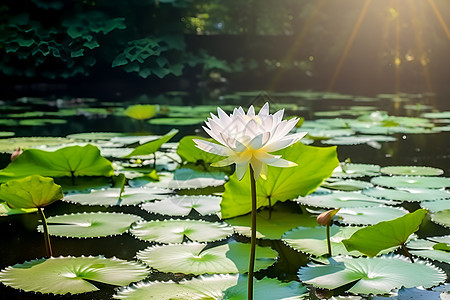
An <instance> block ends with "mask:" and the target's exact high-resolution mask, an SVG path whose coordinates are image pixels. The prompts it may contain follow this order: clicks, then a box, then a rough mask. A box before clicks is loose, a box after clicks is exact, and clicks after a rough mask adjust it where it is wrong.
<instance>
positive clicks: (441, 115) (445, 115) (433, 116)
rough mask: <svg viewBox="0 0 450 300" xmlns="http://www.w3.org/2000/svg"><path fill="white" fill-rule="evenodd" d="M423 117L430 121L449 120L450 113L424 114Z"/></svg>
mask: <svg viewBox="0 0 450 300" xmlns="http://www.w3.org/2000/svg"><path fill="white" fill-rule="evenodd" d="M422 117H424V118H429V119H449V118H450V111H443V112H430V113H424V114H422Z"/></svg>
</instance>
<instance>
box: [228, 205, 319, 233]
mask: <svg viewBox="0 0 450 300" xmlns="http://www.w3.org/2000/svg"><path fill="white" fill-rule="evenodd" d="M281 204H283V203H277V204H276V205H275V206H273V207H272V209H271V210H270V209H268V208H266V209H262V210H259V211H258V213H257V215H256V224H257V225H256V237H257V238H258V239H271V240H279V239H280V238H281V236H282V235H283V233H285V232H286V231H288V230H291V229H292V228H295V227H299V226H304V227H314V226H316V225H317V221H316V217H315V216H313V215H311V214H308V213H303V214H299V213H298V212H295V211H293V210H292V209H291V208H289V207H283V206H281ZM225 222H226V223H228V224H230V225H231V226H233V228H234V230H235V231H236V232H237V233H239V234H242V235H244V236H247V237H250V236H251V214H247V215H245V216H239V217H234V218H231V219H227V220H226V221H225Z"/></svg>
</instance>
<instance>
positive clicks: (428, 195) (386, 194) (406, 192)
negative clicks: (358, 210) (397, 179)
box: [362, 187, 450, 202]
mask: <svg viewBox="0 0 450 300" xmlns="http://www.w3.org/2000/svg"><path fill="white" fill-rule="evenodd" d="M362 193H363V194H364V195H367V196H370V197H375V198H382V199H388V200H395V201H408V202H413V201H416V202H420V201H426V200H435V199H448V198H450V193H449V192H447V191H445V190H436V189H425V188H422V189H421V188H408V189H385V188H382V187H375V188H370V189H365V190H363V191H362Z"/></svg>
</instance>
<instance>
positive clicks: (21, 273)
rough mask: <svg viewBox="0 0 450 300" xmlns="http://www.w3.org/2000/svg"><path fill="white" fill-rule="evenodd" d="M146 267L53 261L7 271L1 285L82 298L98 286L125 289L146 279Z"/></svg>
mask: <svg viewBox="0 0 450 300" xmlns="http://www.w3.org/2000/svg"><path fill="white" fill-rule="evenodd" d="M148 273H149V272H148V269H147V268H146V267H145V266H143V265H142V264H138V263H136V262H130V261H126V260H121V259H117V258H104V257H101V256H97V257H91V256H89V257H51V258H49V259H36V260H32V261H29V262H25V263H23V264H16V265H14V266H11V267H7V268H6V269H3V270H2V271H1V273H0V281H1V282H2V283H3V284H5V285H7V286H10V287H13V288H16V289H21V290H24V291H26V292H39V293H44V294H49V293H51V294H57V295H58V294H61V295H63V294H67V293H70V294H80V293H86V292H91V291H97V290H99V288H98V287H97V286H96V285H95V282H100V283H105V284H110V285H116V286H123V285H127V284H130V283H132V282H136V281H139V280H142V279H144V278H145V277H146V276H147V275H148Z"/></svg>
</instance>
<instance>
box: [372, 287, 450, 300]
mask: <svg viewBox="0 0 450 300" xmlns="http://www.w3.org/2000/svg"><path fill="white" fill-rule="evenodd" d="M436 288H437V287H436ZM448 296H449V291H447V292H445V291H436V290H435V288H433V289H432V290H431V291H429V290H426V289H424V288H423V287H419V288H417V287H414V288H409V289H407V288H404V287H402V288H401V289H399V290H398V299H399V300H408V299H414V300H445V299H448V298H449V297H448ZM380 300H382V299H380Z"/></svg>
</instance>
